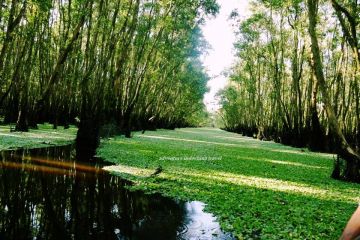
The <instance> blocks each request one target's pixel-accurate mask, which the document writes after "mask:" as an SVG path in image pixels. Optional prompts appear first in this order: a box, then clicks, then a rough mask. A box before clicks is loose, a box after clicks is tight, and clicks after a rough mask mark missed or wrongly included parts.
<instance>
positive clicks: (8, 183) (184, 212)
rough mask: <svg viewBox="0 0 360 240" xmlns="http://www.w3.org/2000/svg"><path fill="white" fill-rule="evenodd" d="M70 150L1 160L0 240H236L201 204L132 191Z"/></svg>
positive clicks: (14, 154)
mask: <svg viewBox="0 0 360 240" xmlns="http://www.w3.org/2000/svg"><path fill="white" fill-rule="evenodd" d="M73 155H74V151H73V150H72V147H71V146H66V147H60V148H59V147H53V148H44V149H37V150H35V149H34V150H17V151H3V152H1V153H0V240H3V239H19V240H21V239H151V240H153V239H231V236H230V235H227V234H224V233H223V232H221V230H220V227H219V224H218V223H217V222H216V221H215V218H214V217H213V216H212V215H211V214H208V213H204V212H203V211H202V210H203V208H204V204H202V203H201V202H178V201H174V200H172V199H169V198H165V197H162V196H160V195H146V194H143V193H142V192H139V191H138V192H130V191H129V190H127V189H126V188H125V186H126V185H129V184H130V183H129V182H126V181H124V180H122V179H121V178H119V177H116V176H112V175H110V174H108V173H107V172H105V171H103V170H102V169H101V167H102V166H103V165H102V164H93V165H90V164H87V163H79V162H75V161H74V160H69V159H73Z"/></svg>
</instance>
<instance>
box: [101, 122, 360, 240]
mask: <svg viewBox="0 0 360 240" xmlns="http://www.w3.org/2000/svg"><path fill="white" fill-rule="evenodd" d="M98 155H99V156H100V157H102V158H105V159H106V160H109V161H112V162H114V163H116V164H117V166H115V167H110V168H109V170H110V171H113V172H114V173H116V174H119V175H121V176H123V177H125V178H128V179H131V180H133V181H135V182H136V183H137V184H136V185H135V186H134V189H142V190H145V191H148V192H161V193H162V194H163V195H166V196H171V197H174V198H178V199H183V200H199V201H203V202H205V203H207V210H208V211H211V212H212V213H214V214H215V215H216V216H217V217H218V219H219V221H220V223H221V225H222V227H223V229H224V230H226V231H231V232H233V233H234V235H235V236H237V237H238V238H239V239H337V238H338V237H339V235H340V234H341V231H342V229H343V227H344V226H345V224H346V222H347V220H348V218H349V216H350V215H351V213H352V212H353V211H354V209H355V208H356V205H357V202H358V200H359V197H360V189H359V185H357V184H352V183H346V182H340V181H335V180H333V179H331V178H330V177H329V176H330V173H331V170H332V166H333V156H332V155H329V154H319V153H311V152H308V151H306V150H302V149H296V148H291V147H287V146H283V145H280V144H276V143H273V142H261V141H257V140H254V139H250V138H245V137H242V136H240V135H237V134H233V133H228V132H224V131H221V130H215V129H206V128H200V129H179V130H176V131H166V130H159V131H156V132H146V133H145V134H141V133H136V134H135V135H134V137H133V138H132V139H125V138H123V137H116V138H114V139H111V140H108V141H104V142H102V145H101V147H100V148H99V150H98ZM158 166H161V167H162V169H163V171H162V172H161V173H160V174H159V175H158V176H156V177H149V176H150V174H151V173H152V172H154V170H155V169H156V168H157V167H158Z"/></svg>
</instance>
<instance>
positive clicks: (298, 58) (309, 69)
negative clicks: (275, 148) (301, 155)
mask: <svg viewBox="0 0 360 240" xmlns="http://www.w3.org/2000/svg"><path fill="white" fill-rule="evenodd" d="M251 10H252V11H251V12H252V14H251V15H250V16H249V17H248V18H247V19H246V20H242V19H240V17H239V14H238V13H237V12H236V11H234V12H233V13H232V15H231V18H232V21H233V22H234V25H235V26H236V29H237V42H236V44H235V48H236V53H237V62H236V64H234V66H233V68H232V71H231V77H230V78H231V83H230V84H229V86H228V87H227V88H226V89H225V90H223V91H222V92H221V93H220V96H221V102H222V105H223V108H222V109H221V117H222V119H223V122H224V124H225V128H226V129H227V130H230V131H234V132H239V133H243V134H245V135H248V136H252V137H256V138H258V139H264V140H275V141H277V142H281V143H284V144H289V145H293V146H297V147H309V148H310V149H311V150H316V151H330V152H337V153H339V157H338V159H337V160H336V162H335V168H334V172H333V174H332V175H333V177H334V178H343V179H347V180H352V181H357V182H359V181H360V171H359V169H360V161H359V160H360V158H359V154H358V153H357V152H358V150H359V147H360V95H359V94H360V93H359V84H360V83H359V81H360V52H359V51H360V37H359V36H360V35H359V23H360V3H359V1H356V0H344V1H338V0H331V1H318V0H307V1H300V0H291V1H279V0H269V1H268V0H266V1H252V6H251ZM344 160H345V161H344Z"/></svg>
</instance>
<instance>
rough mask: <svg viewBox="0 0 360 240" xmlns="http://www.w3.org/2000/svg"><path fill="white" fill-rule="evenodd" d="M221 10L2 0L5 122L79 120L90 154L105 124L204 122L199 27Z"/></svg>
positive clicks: (132, 0)
mask: <svg viewBox="0 0 360 240" xmlns="http://www.w3.org/2000/svg"><path fill="white" fill-rule="evenodd" d="M218 9H219V6H218V5H217V3H216V1H214V0H196V1H187V0H176V1H170V0H161V1H157V0H116V1H115V0H0V29H1V30H0V115H1V116H3V118H2V120H3V123H4V124H9V123H13V124H14V126H15V127H14V130H15V131H27V130H28V128H29V127H33V128H34V127H35V128H36V124H38V123H42V122H50V123H52V124H54V128H56V127H57V126H58V125H64V126H65V127H67V126H68V125H69V124H71V123H77V124H78V127H79V131H78V136H77V143H78V146H79V148H78V150H81V151H82V152H89V153H90V155H91V154H92V153H93V152H94V149H95V148H96V146H97V145H98V139H99V138H98V136H99V131H100V128H101V126H102V125H104V124H108V123H113V124H114V125H116V127H117V129H119V131H121V132H122V133H123V134H125V135H126V136H127V137H129V136H130V133H131V131H132V130H135V129H137V130H139V129H149V128H157V127H162V128H174V127H184V126H191V125H195V124H196V123H197V121H198V120H199V119H200V117H201V116H202V115H203V114H204V104H203V102H202V98H203V95H204V93H205V92H206V91H207V88H206V83H207V80H208V76H207V75H206V73H205V71H204V69H203V66H202V64H201V62H200V60H199V56H200V54H201V52H202V51H203V50H204V48H205V47H206V43H205V41H204V40H203V37H202V35H201V30H200V26H201V24H202V23H203V22H204V18H205V17H206V16H207V15H215V14H216V13H217V12H218ZM82 142H85V143H86V144H85V146H83V148H84V149H82V147H80V146H81V145H84V144H81V143H82ZM81 151H80V152H81Z"/></svg>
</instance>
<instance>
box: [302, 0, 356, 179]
mask: <svg viewBox="0 0 360 240" xmlns="http://www.w3.org/2000/svg"><path fill="white" fill-rule="evenodd" d="M317 5H318V0H307V6H308V11H309V12H308V17H309V34H310V37H311V52H312V55H313V61H314V66H313V67H314V71H315V76H316V78H317V81H318V83H319V89H320V91H321V94H322V97H323V102H324V104H325V111H326V114H327V117H328V120H329V124H330V129H331V131H332V132H333V134H334V135H335V137H336V138H338V140H339V142H340V150H339V151H338V153H339V155H340V156H341V157H342V158H344V159H345V161H346V169H345V172H344V178H345V179H346V180H349V181H354V182H360V173H359V161H360V156H359V154H358V153H357V152H355V151H354V149H352V147H351V146H350V145H349V143H348V142H347V140H346V139H345V137H344V134H343V133H342V131H341V129H340V126H339V123H338V120H337V118H336V115H335V113H334V109H333V107H332V106H331V100H330V97H329V94H328V92H327V88H326V82H325V77H324V72H323V65H322V62H321V57H320V48H319V43H318V39H317V35H316V17H317V16H316V15H317Z"/></svg>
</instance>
